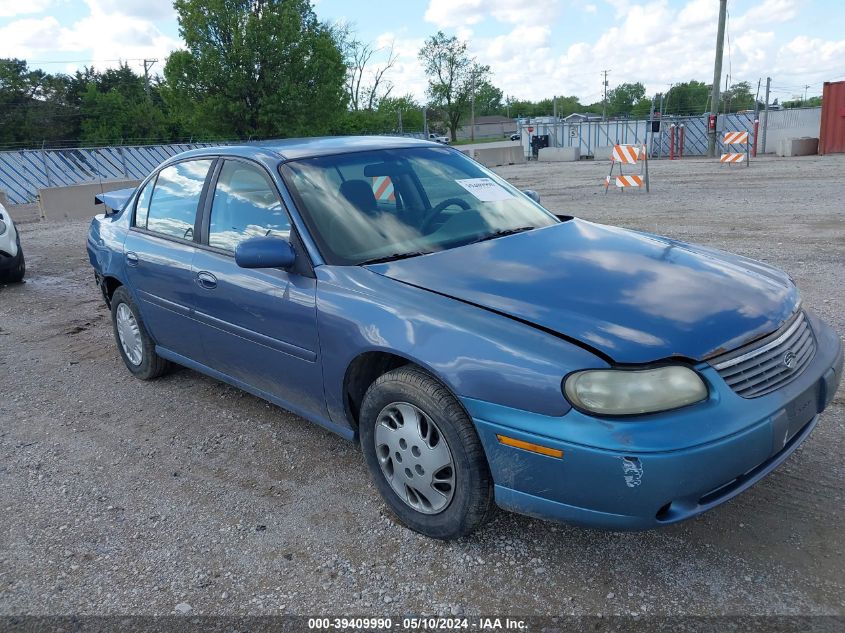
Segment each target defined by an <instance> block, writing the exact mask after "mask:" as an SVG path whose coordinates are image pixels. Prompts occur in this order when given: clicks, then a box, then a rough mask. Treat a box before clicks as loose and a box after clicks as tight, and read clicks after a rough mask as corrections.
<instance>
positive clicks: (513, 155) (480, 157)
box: [461, 145, 525, 167]
mask: <svg viewBox="0 0 845 633" xmlns="http://www.w3.org/2000/svg"><path fill="white" fill-rule="evenodd" d="M461 152H463V153H464V154H466V155H467V156H469V157H471V158H474V159H475V160H477V161H478V162H479V163H481V164H482V165H484V166H485V167H498V166H500V165H514V164H517V163H524V162H525V154H524V153H523V150H522V146H521V145H509V146H507V147H474V148H469V149H462V150H461Z"/></svg>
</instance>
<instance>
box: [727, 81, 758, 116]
mask: <svg viewBox="0 0 845 633" xmlns="http://www.w3.org/2000/svg"><path fill="white" fill-rule="evenodd" d="M720 99H721V102H722V108H721V109H722V111H723V112H739V111H740V110H753V109H754V95H753V94H751V84H749V83H748V82H747V81H740V82H739V83H737V84H733V85H732V86H731V87H730V88H729V89H728V90H726V91H725V92H723V93H722V94H721V95H720Z"/></svg>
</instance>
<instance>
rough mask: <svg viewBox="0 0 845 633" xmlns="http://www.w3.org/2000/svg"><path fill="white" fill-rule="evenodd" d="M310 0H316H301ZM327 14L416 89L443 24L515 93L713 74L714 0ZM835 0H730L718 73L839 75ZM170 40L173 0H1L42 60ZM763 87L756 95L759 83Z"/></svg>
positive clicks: (417, 4) (425, 2) (416, 3)
mask: <svg viewBox="0 0 845 633" xmlns="http://www.w3.org/2000/svg"><path fill="white" fill-rule="evenodd" d="M312 1H313V0H312ZM313 3H314V7H315V11H316V13H317V15H318V16H319V18H320V19H322V20H324V21H327V22H331V23H334V22H338V21H345V22H348V23H349V24H351V25H353V26H354V28H355V30H356V32H357V34H358V37H359V39H361V40H364V41H369V42H373V43H374V44H375V45H376V46H377V47H379V48H380V52H379V54H378V55H377V56H376V58H381V59H383V58H384V57H385V56H386V55H387V51H388V49H389V48H390V47H391V46H393V50H394V51H395V53H396V54H397V55H398V59H397V63H396V65H395V66H394V68H393V69H392V70H391V72H390V73H389V74H388V75H387V77H389V79H390V81H391V82H392V83H393V85H394V89H393V94H394V95H403V94H411V95H413V96H414V97H415V98H417V99H420V100H422V99H423V98H424V95H425V87H426V78H425V75H424V73H423V71H422V67H421V65H420V63H419V60H418V59H417V53H418V51H419V49H420V47H421V46H422V44H423V42H424V40H425V38H426V37H428V36H430V35H431V34H433V33H435V32H436V31H437V30H443V31H444V32H445V33H447V34H449V35H457V36H458V37H459V38H461V39H464V40H466V41H467V42H468V45H469V51H470V53H471V54H472V55H473V56H475V57H476V59H477V60H478V62H480V63H482V64H487V65H489V66H490V68H491V70H492V72H493V83H494V84H495V85H497V86H498V87H499V88H501V89H502V90H503V91H504V93H505V95H508V96H512V97H515V98H517V99H532V100H536V99H541V98H546V97H550V96H552V95H567V96H568V95H576V96H578V97H579V98H580V99H581V101H582V103H592V102H596V101H599V100H600V99H601V92H602V80H603V77H602V71H603V70H608V71H609V73H608V75H607V79H608V83H609V87H610V88H613V87H614V86H615V85H617V84H619V83H622V82H635V81H640V82H642V83H643V84H644V85H645V86H646V90H647V92H648V94H653V93H655V92H665V91H666V90H668V88H669V87H670V86H671V84H673V83H678V82H681V81H688V80H690V79H697V80H700V81H704V82H706V83H710V82H711V81H712V77H713V59H714V53H715V42H716V24H717V15H718V6H719V2H718V0H642V1H641V0H316V1H315V2H313ZM843 24H845V0H728V27H727V39H726V44H725V58H724V65H723V75H722V85H723V86H724V82H725V75H726V74H729V76H730V79H729V80H730V82H731V83H734V82H739V81H748V82H749V83H751V84H752V90H756V87H757V82H758V80H759V79H760V78H762V80H763V84H764V85H765V78H766V76H770V77H772V86H773V89H772V98H773V99H774V98H776V97H777V98H779V99H781V100H788V99H791V98H793V97H795V96H799V95H803V93H804V92H805V91H806V94H807V95H808V96H813V95H818V94H820V93H821V89H822V82H823V81H836V80H845V30H843V28H842V25H843ZM179 47H180V38H179V28H178V23H177V20H176V15H175V12H174V10H173V7H172V4H171V0H81V1H80V0H25V1H21V0H0V57H18V58H23V59H26V60H28V61H29V63H30V66H31V67H34V68H43V69H44V70H45V71H47V72H72V71H73V70H76V69H77V68H81V67H83V66H85V65H93V66H95V67H97V68H101V69H102V68H105V67H109V66H116V65H117V64H118V63H119V61H120V60H125V61H127V62H128V63H129V64H130V65H131V66H132V67H133V68H135V69H136V70H138V71H141V70H142V69H143V66H142V60H143V59H145V58H147V59H158V60H159V61H158V63H157V64H155V65H154V66H153V69H152V72H153V73H155V72H157V71H158V72H160V71H161V69H162V68H163V65H164V60H165V59H166V57H167V54H168V53H169V52H170V51H172V50H175V49H177V48H179ZM761 97H762V94H761Z"/></svg>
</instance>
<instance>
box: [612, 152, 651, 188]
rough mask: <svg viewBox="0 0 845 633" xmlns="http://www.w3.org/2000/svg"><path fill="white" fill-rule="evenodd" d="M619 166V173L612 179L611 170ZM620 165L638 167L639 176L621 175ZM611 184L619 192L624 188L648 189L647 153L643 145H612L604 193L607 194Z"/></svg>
mask: <svg viewBox="0 0 845 633" xmlns="http://www.w3.org/2000/svg"><path fill="white" fill-rule="evenodd" d="M617 165H618V166H619V173H618V174H617V175H616V176H615V177H614V175H613V170H614V169H615V168H616V166H617ZM622 165H639V166H640V173H639V174H625V173H623V169H622ZM611 183H613V184H615V185H616V187H617V188H618V189H619V190H620V191H625V187H639V188H642V187H645V190H646V191H648V189H649V181H648V151H647V149H646V146H645V145H614V146H613V151H611V152H610V172H609V173H608V174H607V177H605V179H604V192H605V193H607V190H608V188H609V187H610V184H611Z"/></svg>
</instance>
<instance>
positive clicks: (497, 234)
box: [465, 226, 537, 245]
mask: <svg viewBox="0 0 845 633" xmlns="http://www.w3.org/2000/svg"><path fill="white" fill-rule="evenodd" d="M536 228H537V227H536V226H518V227H516V228H515V229H500V230H498V231H493V232H492V233H488V234H487V235H484V236H482V237H479V238H476V239H474V240H470V241H469V242H466V244H476V243H478V242H486V241H487V240H495V239H496V238H497V237H505V236H506V235H513V234H514V233H523V232H525V231H531V230H532V229H536ZM466 244H465V245H466Z"/></svg>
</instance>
